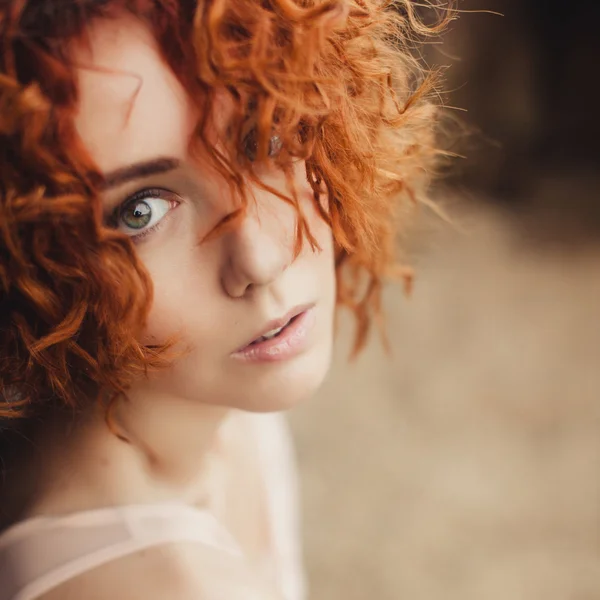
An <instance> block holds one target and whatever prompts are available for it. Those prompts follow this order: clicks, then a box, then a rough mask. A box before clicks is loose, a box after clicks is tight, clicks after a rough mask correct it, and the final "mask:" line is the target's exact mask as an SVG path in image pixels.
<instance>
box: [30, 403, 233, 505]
mask: <svg viewBox="0 0 600 600" xmlns="http://www.w3.org/2000/svg"><path fill="white" fill-rule="evenodd" d="M231 412H232V411H231V410H230V409H228V408H222V407H214V406H209V405H204V404H197V403H191V402H190V401H188V400H184V399H181V398H173V397H166V396H160V395H157V394H152V393H147V394H144V397H143V398H140V397H135V396H132V397H130V398H129V399H128V400H127V401H122V402H121V403H120V404H119V406H118V408H117V410H116V411H115V420H116V424H117V426H118V429H119V432H122V433H123V434H124V435H125V437H126V438H127V440H128V441H123V440H121V439H119V438H118V437H117V436H116V435H115V434H114V433H113V432H111V431H110V430H109V428H108V427H107V425H106V423H105V418H104V414H103V412H102V411H100V410H97V411H94V412H93V413H92V414H90V415H87V416H86V417H85V418H81V419H79V420H77V421H76V422H75V421H73V422H71V423H69V424H68V426H65V424H64V423H63V425H62V426H61V427H57V428H54V431H53V432H52V433H51V434H50V435H49V436H48V438H47V439H46V440H45V443H43V444H42V445H41V446H42V447H43V448H42V449H43V455H44V457H43V459H42V462H43V465H42V469H41V472H42V473H43V478H42V481H41V482H40V487H39V490H40V491H39V492H38V494H36V496H37V498H36V499H35V501H34V503H33V505H32V508H31V510H30V511H29V512H30V513H31V514H42V513H46V514H53V513H62V512H73V511H77V510H87V509H90V508H98V507H102V506H114V505H123V504H146V503H153V502H162V501H169V500H179V501H180V500H184V501H186V502H189V503H191V504H196V505H203V504H207V503H209V501H210V496H211V493H212V490H211V461H212V460H213V458H214V456H215V455H216V454H218V452H219V445H220V432H221V429H222V426H223V424H224V422H225V421H226V420H227V419H228V417H229V416H230V413H231Z"/></svg>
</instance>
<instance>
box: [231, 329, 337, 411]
mask: <svg viewBox="0 0 600 600" xmlns="http://www.w3.org/2000/svg"><path fill="white" fill-rule="evenodd" d="M332 346H333V344H332V341H331V340H328V341H327V342H326V343H322V344H319V346H317V347H315V348H312V349H311V351H310V352H307V353H305V354H302V355H301V356H297V357H295V358H294V359H292V360H290V361H286V362H280V363H271V364H267V365H260V366H258V365H257V366H256V367H255V368H258V369H260V370H261V372H260V373H254V374H253V375H254V377H255V379H254V381H252V382H251V383H250V385H246V386H244V388H245V389H246V393H243V394H242V395H241V396H239V397H238V399H237V400H238V401H237V402H235V403H232V407H233V408H238V409H240V410H245V411H249V412H276V411H283V410H287V409H290V408H293V407H294V406H296V405H298V404H300V403H302V402H304V401H306V400H308V399H310V398H311V397H312V396H313V395H314V394H315V393H316V392H317V390H318V389H319V388H320V387H321V385H322V383H323V381H324V380H325V377H326V376H327V373H328V371H329V367H330V364H331V354H332ZM249 391H251V393H248V392H249Z"/></svg>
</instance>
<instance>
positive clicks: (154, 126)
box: [75, 17, 335, 411]
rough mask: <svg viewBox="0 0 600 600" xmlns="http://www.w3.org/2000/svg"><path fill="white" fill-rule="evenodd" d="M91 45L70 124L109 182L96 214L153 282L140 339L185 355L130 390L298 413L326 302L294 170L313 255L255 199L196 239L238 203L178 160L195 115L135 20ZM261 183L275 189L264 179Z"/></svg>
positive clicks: (329, 276) (184, 158) (83, 58)
mask: <svg viewBox="0 0 600 600" xmlns="http://www.w3.org/2000/svg"><path fill="white" fill-rule="evenodd" d="M90 41H91V46H89V47H88V49H84V48H78V49H76V51H75V52H76V57H75V58H76V60H77V61H78V62H79V63H80V64H83V65H89V66H90V67H92V68H89V69H88V68H82V69H81V70H80V92H81V96H80V107H79V113H78V117H77V128H78V131H79V134H80V136H81V138H82V139H83V142H84V144H85V145H86V146H87V148H88V150H89V151H90V153H91V155H92V158H93V159H94V160H95V162H96V164H97V165H98V166H99V168H100V169H101V170H102V171H103V172H104V173H105V174H106V176H107V181H108V182H109V186H108V188H107V190H106V192H105V198H104V202H105V210H106V214H107V215H111V214H113V211H114V210H115V209H116V208H117V207H119V206H120V207H121V209H120V210H119V211H117V213H116V221H115V224H116V226H117V227H118V228H119V229H120V230H122V231H123V232H125V233H127V234H128V235H131V236H132V237H133V238H134V243H135V244H136V248H137V251H138V253H139V256H140V257H141V259H142V261H143V263H144V264H145V266H146V268H147V270H148V271H149V273H150V275H151V277H152V280H153V283H154V302H153V306H152V310H151V314H150V319H149V322H148V328H147V331H146V339H145V340H144V341H146V342H149V343H160V342H162V341H165V340H166V339H168V338H169V337H170V336H172V335H173V334H176V335H177V336H178V337H179V340H180V341H181V343H182V348H184V349H187V350H188V352H187V353H186V354H184V355H183V357H182V358H180V359H178V360H177V361H176V362H175V364H174V365H173V366H172V367H171V368H169V369H168V370H165V371H163V372H160V373H159V374H157V375H153V376H152V379H151V380H149V381H143V382H139V383H138V384H136V385H135V386H134V387H133V389H132V391H131V394H132V395H133V396H135V395H144V396H147V395H148V394H152V395H156V394H160V395H161V396H165V397H173V398H184V399H194V400H198V401H201V402H205V403H209V404H216V405H224V406H232V407H236V408H241V409H247V410H253V411H263V410H274V409H279V408H285V407H287V406H291V405H293V404H295V403H296V402H298V401H299V400H301V399H302V398H304V397H306V396H307V395H310V394H311V393H312V392H313V391H314V390H315V389H316V388H317V387H318V385H319V384H320V383H321V381H322V379H323V377H324V376H325V373H326V371H327V368H328V366H329V361H330V353H331V345H332V329H333V326H332V325H333V312H334V306H335V274H334V259H333V241H332V236H331V232H330V229H329V228H328V227H327V225H326V224H325V223H324V222H323V221H322V220H321V219H320V218H319V217H318V216H317V213H316V210H315V208H314V206H313V204H312V202H313V201H312V190H311V188H310V186H309V184H308V182H307V180H306V175H305V170H304V166H303V165H302V164H299V165H298V168H297V171H296V181H297V185H298V190H299V194H300V197H301V202H302V205H303V208H304V210H305V212H306V215H307V217H308V220H309V224H310V227H311V231H312V233H313V235H314V236H315V238H316V239H317V241H318V243H319V245H320V248H321V250H320V251H312V250H311V248H310V245H309V244H305V246H304V248H303V250H302V252H301V253H300V255H299V256H298V257H297V258H296V259H295V260H294V259H293V248H294V241H295V225H296V213H295V211H294V209H293V208H292V207H290V206H289V205H287V204H286V203H285V202H283V201H282V200H280V199H278V198H276V197H275V196H273V195H272V194H269V193H267V192H265V191H263V190H260V189H254V195H255V198H256V202H251V203H250V204H249V209H248V211H247V214H246V216H245V217H244V219H243V220H242V221H241V222H240V224H239V226H238V227H236V228H233V229H232V230H230V231H226V232H225V233H223V234H222V235H220V236H216V237H214V238H213V237H211V238H209V239H208V240H206V239H205V238H206V237H207V234H208V233H209V232H210V231H211V230H213V229H214V227H215V226H216V225H217V224H218V223H219V222H220V221H221V220H222V219H223V218H224V217H226V216H227V215H228V214H229V213H231V212H232V210H234V209H235V205H234V201H233V200H232V197H231V195H230V193H229V188H228V187H227V185H226V183H225V182H224V181H223V180H220V179H219V177H218V176H217V175H216V174H215V173H214V172H213V171H212V170H211V169H209V167H208V165H204V166H203V165H202V164H199V163H198V160H194V161H192V159H191V157H190V155H189V140H190V136H191V133H192V131H193V128H194V126H195V123H196V121H197V115H196V114H195V112H194V109H193V107H192V106H191V104H190V102H189V99H188V98H187V97H186V93H185V91H184V89H183V88H182V86H181V85H180V84H179V83H178V81H177V80H176V78H175V76H174V75H173V74H172V72H171V71H170V69H169V67H168V66H167V65H166V64H165V63H164V62H163V60H162V58H161V57H160V55H159V51H158V49H157V46H156V43H155V42H154V40H153V38H152V36H151V34H150V33H149V32H148V31H147V30H146V29H145V28H144V27H143V26H142V25H141V24H140V23H138V22H137V21H135V20H133V19H131V18H125V17H124V18H123V19H121V20H117V21H110V22H98V23H96V24H95V25H94V26H93V29H92V31H91V37H90ZM93 67H98V68H93ZM217 108H218V107H217ZM217 125H218V124H217ZM264 179H265V181H266V183H268V184H269V185H271V186H273V187H275V188H277V189H278V190H280V191H282V192H285V191H286V185H285V178H284V176H283V174H281V173H279V172H276V171H275V169H273V170H271V171H270V172H268V173H266V174H265V175H264ZM114 285H115V286H117V285H119V282H118V281H115V282H114ZM292 317H295V318H293V319H292V320H291V322H289V324H287V326H286V327H285V328H284V329H283V330H282V331H281V333H279V334H278V335H277V336H276V337H274V338H272V339H271V340H264V341H259V343H255V344H253V345H249V344H250V343H251V342H253V341H254V340H256V339H257V338H258V337H259V336H261V335H262V334H264V333H267V332H268V331H269V330H273V329H276V328H278V327H279V326H281V325H284V324H285V323H286V322H288V320H289V319H290V318H292Z"/></svg>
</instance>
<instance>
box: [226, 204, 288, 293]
mask: <svg viewBox="0 0 600 600" xmlns="http://www.w3.org/2000/svg"><path fill="white" fill-rule="evenodd" d="M263 199H264V196H263ZM296 222H297V217H296V212H295V209H294V208H293V207H292V206H289V205H288V204H287V203H286V202H284V201H283V200H280V199H277V198H275V199H273V200H269V201H267V202H265V203H261V205H259V204H258V201H257V202H250V204H249V205H248V208H247V210H246V212H245V214H244V215H243V216H242V217H241V218H240V221H239V222H238V223H237V224H236V225H235V226H234V227H233V228H232V229H231V230H230V231H228V232H227V233H225V234H224V240H223V243H224V247H225V256H224V261H223V268H222V275H221V281H222V283H223V288H224V290H225V292H226V293H227V295H228V296H230V297H231V298H242V297H244V296H245V295H247V294H248V293H249V292H250V291H251V290H255V289H256V288H260V287H265V286H268V285H270V284H272V283H274V282H275V281H277V279H279V277H281V275H282V274H283V273H284V272H285V271H286V270H287V268H288V267H289V266H290V265H291V263H292V262H293V259H294V243H295V232H296Z"/></svg>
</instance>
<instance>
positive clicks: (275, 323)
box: [236, 303, 314, 352]
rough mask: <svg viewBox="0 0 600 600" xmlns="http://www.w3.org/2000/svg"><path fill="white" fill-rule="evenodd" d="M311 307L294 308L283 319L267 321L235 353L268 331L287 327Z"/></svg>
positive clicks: (311, 304) (300, 306)
mask: <svg viewBox="0 0 600 600" xmlns="http://www.w3.org/2000/svg"><path fill="white" fill-rule="evenodd" d="M313 306H314V304H313V303H309V304H302V305H299V306H295V307H294V308H292V309H291V310H290V311H288V312H287V313H286V314H285V315H283V317H280V318H279V319H273V320H272V321H268V322H267V323H266V324H265V325H263V327H262V328H261V330H260V331H259V332H258V333H257V334H256V335H254V336H252V338H250V340H248V341H247V342H246V343H245V344H243V345H242V346H241V347H240V348H238V349H237V350H236V352H239V351H240V350H243V349H244V348H246V347H247V346H249V345H250V344H251V343H252V342H254V341H256V340H257V339H258V338H259V337H262V336H263V335H265V333H269V331H273V330H274V329H279V328H280V327H283V326H284V325H287V323H288V322H289V321H291V320H292V319H293V318H294V317H297V316H298V315H300V314H302V313H303V312H305V311H307V310H308V309H309V308H312V307H313Z"/></svg>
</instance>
